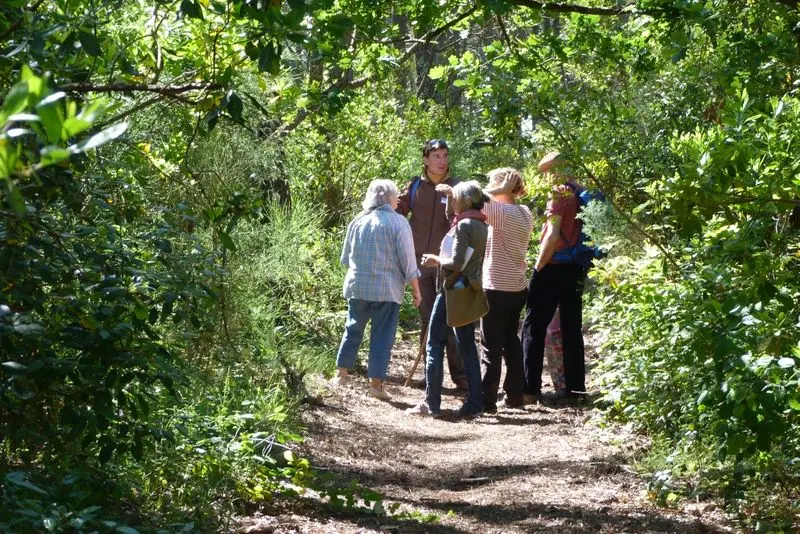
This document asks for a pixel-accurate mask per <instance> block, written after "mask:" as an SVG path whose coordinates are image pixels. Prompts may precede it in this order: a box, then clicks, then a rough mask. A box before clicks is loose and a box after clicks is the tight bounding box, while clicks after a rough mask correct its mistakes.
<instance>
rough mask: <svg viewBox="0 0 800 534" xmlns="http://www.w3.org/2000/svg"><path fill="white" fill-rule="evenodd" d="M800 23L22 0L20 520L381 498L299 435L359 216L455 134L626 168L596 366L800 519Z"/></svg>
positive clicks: (646, 7)
mask: <svg viewBox="0 0 800 534" xmlns="http://www.w3.org/2000/svg"><path fill="white" fill-rule="evenodd" d="M798 23H800V14H799V13H798V8H797V5H796V4H795V3H794V2H791V1H789V2H778V1H772V0H753V1H748V2H738V1H723V0H716V1H714V0H710V1H707V2H682V1H677V0H676V1H672V0H665V1H660V0H659V1H650V0H642V1H639V2H637V3H632V4H630V5H625V6H622V5H616V4H615V5H603V4H598V3H597V2H591V3H586V4H582V5H574V4H547V5H542V4H540V3H538V2H535V1H532V0H510V1H503V0H486V1H480V2H469V3H463V4H462V3H458V2H448V3H444V4H442V3H439V4H436V3H430V2H427V3H421V2H372V1H370V2H364V1H358V0H289V1H288V2H280V1H271V0H270V1H267V0H228V1H215V0H211V1H207V0H181V1H177V0H175V1H167V2H162V1H139V2H130V1H125V0H117V1H113V2H96V1H93V0H56V1H54V2H42V1H41V0H37V1H24V0H11V1H7V2H4V3H3V5H2V6H0V94H2V98H3V100H2V107H0V128H2V130H0V190H1V192H0V201H1V202H0V241H2V246H3V251H2V255H0V273H2V274H0V349H1V350H2V358H0V363H2V367H0V447H2V451H3V454H2V457H1V458H2V460H0V477H2V481H0V484H1V485H0V529H8V530H16V531H25V530H40V529H42V528H48V529H51V530H58V529H64V528H73V529H78V530H81V529H87V530H94V529H101V530H102V529H105V530H114V529H122V528H123V527H122V526H121V525H124V524H132V525H138V526H140V527H146V526H148V525H160V526H166V525H169V524H173V526H172V527H170V528H172V529H180V528H192V527H205V528H214V527H212V526H211V525H213V524H214V522H218V521H224V520H225V518H227V517H229V516H230V513H231V512H232V511H235V510H237V509H238V507H239V506H240V505H241V504H242V503H243V502H248V501H261V500H263V499H266V498H272V497H280V496H287V495H290V494H291V493H292V492H294V491H295V489H293V488H296V487H297V486H298V485H299V486H303V485H315V486H316V487H318V488H319V489H321V491H325V492H328V494H329V495H331V496H332V497H333V498H334V500H335V501H336V502H340V501H341V502H345V503H346V502H353V499H352V495H353V492H355V491H360V490H357V489H354V488H349V489H339V488H335V487H332V486H330V485H328V484H326V482H325V481H321V480H319V479H315V478H314V477H313V476H311V474H310V472H309V471H308V465H307V463H306V462H304V461H302V460H299V459H297V458H296V457H294V456H293V455H292V454H286V455H284V454H283V452H284V447H285V446H286V445H287V443H290V442H291V440H293V439H296V438H297V436H296V433H297V428H296V424H295V422H294V418H293V414H294V412H295V408H296V406H297V404H298V403H299V402H301V401H302V400H303V398H304V397H305V396H306V395H307V391H306V389H307V388H313V387H314V386H313V379H312V378H311V377H312V376H314V375H318V373H319V372H321V371H324V370H326V369H330V368H331V367H332V353H333V350H334V348H335V346H336V341H337V337H338V334H339V328H341V310H342V308H343V303H342V302H341V299H340V297H339V286H340V280H341V274H342V273H341V270H340V268H339V267H338V265H337V255H338V247H339V240H340V238H341V227H342V224H343V223H344V222H345V221H346V220H347V218H348V217H349V216H350V215H351V214H352V213H353V212H354V211H355V210H356V209H357V205H358V202H357V201H358V199H359V197H360V196H361V194H362V193H363V189H364V186H365V184H366V183H367V182H368V181H369V180H370V179H371V178H374V177H378V176H381V177H390V178H393V179H395V180H396V181H397V182H398V184H400V185H402V184H403V183H404V182H405V181H406V180H407V179H408V178H409V177H410V176H412V175H413V174H415V173H417V172H418V170H419V164H420V161H419V147H420V143H421V141H422V140H424V139H427V138H434V137H445V138H447V139H448V140H449V141H450V143H451V147H452V149H451V161H452V164H453V170H454V171H455V173H456V174H458V175H460V176H467V177H471V176H473V175H480V174H481V173H484V172H485V171H487V170H488V169H490V168H491V167H493V166H497V165H516V166H520V167H522V168H526V171H527V173H526V174H527V176H528V178H529V179H530V180H531V184H530V185H531V186H532V187H531V190H533V191H541V189H539V188H537V184H535V183H534V182H535V177H534V175H533V173H532V167H533V166H532V165H530V162H532V161H534V160H535V159H536V158H537V157H538V156H540V155H541V154H542V153H544V152H545V151H548V150H551V149H559V150H561V151H563V152H565V153H566V154H568V155H569V157H570V158H571V159H572V162H573V166H574V168H575V169H576V174H578V175H579V176H580V177H581V178H582V179H583V180H584V181H585V182H587V183H588V184H589V185H591V186H594V187H598V188H601V189H603V190H604V191H605V192H606V194H607V196H608V197H609V198H610V199H611V201H612V204H613V209H612V210H605V209H600V208H597V209H593V210H589V211H590V213H587V215H586V218H587V224H588V225H589V226H591V228H592V232H593V235H594V236H595V237H596V238H597V239H598V240H600V241H601V242H602V244H605V245H606V246H607V247H609V248H610V251H611V256H610V258H609V259H608V260H605V261H604V262H603V263H602V264H600V265H599V266H598V267H597V269H595V270H594V271H593V274H592V277H593V278H594V280H595V284H594V287H595V288H596V290H595V291H596V294H595V295H594V296H593V297H592V303H593V304H592V310H591V315H592V320H593V322H594V328H595V330H596V331H597V333H598V334H599V335H600V336H601V337H602V338H603V339H604V340H605V344H604V346H603V348H602V351H601V352H602V355H603V362H602V366H601V369H600V371H601V372H600V373H598V372H595V374H596V375H600V376H599V378H598V382H597V383H598V384H599V385H600V387H602V388H603V391H604V395H605V397H604V403H603V405H604V406H606V407H607V408H608V414H609V416H614V417H619V418H621V419H623V420H625V421H630V422H632V423H633V424H635V425H636V426H637V427H639V428H641V429H642V430H644V431H647V432H648V433H650V434H651V435H653V436H654V441H653V448H652V451H651V455H650V456H651V457H650V458H649V459H648V460H647V462H646V464H647V465H649V466H652V469H653V471H654V472H653V473H652V474H651V475H652V476H651V478H652V483H651V487H652V495H653V497H654V498H656V499H659V500H661V501H662V502H664V503H665V504H671V503H674V502H675V501H676V500H678V499H681V498H686V497H687V496H696V495H708V494H713V495H715V496H719V497H721V498H723V499H724V500H725V502H726V503H728V505H729V506H730V509H731V510H732V511H733V512H734V513H737V514H740V515H741V517H742V518H744V519H745V520H747V521H752V524H753V525H757V526H758V528H760V529H763V530H770V529H771V530H776V531H777V530H791V529H792V525H793V521H794V522H795V523H794V526H795V527H796V526H797V525H796V521H797V516H798V510H799V508H800V495H798V488H800V467H799V466H800V459H798V457H797V452H796V451H797V450H798V447H799V446H800V433H799V431H798V426H797V417H798V413H800V393H799V392H798V376H799V375H798V363H799V362H800V333H799V332H800V306H799V305H798V302H799V301H800V282H799V281H798V280H800V277H798V273H800V178H799V177H798V176H800V156H798V152H797V149H796V147H797V146H798V142H800V139H798V136H800V133H798V132H800V128H798V126H799V124H798V122H799V121H798V117H800V98H798V96H797V94H796V89H797V76H798V63H799V62H800V51H799V50H800V48H799V47H800V37H798V34H797V30H796V28H797V27H798ZM542 201H543V198H542V196H541V195H540V193H538V192H537V193H535V194H534V195H533V196H532V198H531V202H533V203H542ZM289 480H291V481H292V483H293V485H287V483H286V482H287V481H289ZM123 481H124V482H123ZM348 492H349V493H348ZM348 496H349V497H350V498H349V500H348V498H347V497H348ZM364 496H366V498H367V499H366V500H367V501H368V502H369V501H370V500H372V501H374V500H375V499H376V498H377V497H375V496H374V495H370V494H369V493H368V492H366V493H363V494H362V497H364ZM178 523H180V525H179V526H176V524H178Z"/></svg>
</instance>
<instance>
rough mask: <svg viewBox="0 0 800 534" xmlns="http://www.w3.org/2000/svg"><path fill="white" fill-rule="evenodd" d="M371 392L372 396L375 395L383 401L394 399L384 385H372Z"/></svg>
mask: <svg viewBox="0 0 800 534" xmlns="http://www.w3.org/2000/svg"><path fill="white" fill-rule="evenodd" d="M369 394H370V396H371V397H375V398H376V399H378V400H382V401H388V400H392V396H391V395H389V394H388V393H387V392H386V390H385V389H383V386H381V387H380V388H376V387H372V386H370V387H369Z"/></svg>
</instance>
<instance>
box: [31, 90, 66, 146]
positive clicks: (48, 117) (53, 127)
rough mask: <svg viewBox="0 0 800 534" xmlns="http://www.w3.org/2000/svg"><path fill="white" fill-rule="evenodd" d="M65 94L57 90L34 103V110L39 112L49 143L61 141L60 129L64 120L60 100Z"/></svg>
mask: <svg viewBox="0 0 800 534" xmlns="http://www.w3.org/2000/svg"><path fill="white" fill-rule="evenodd" d="M66 96H67V95H66V94H64V93H63V92H61V91H59V92H57V93H53V94H52V95H50V96H48V97H46V98H44V99H43V100H42V101H41V102H39V103H38V104H36V111H37V112H38V113H39V118H40V119H41V121H42V126H44V129H45V131H46V132H47V140H48V141H49V142H50V143H57V142H59V141H61V129H62V123H63V122H64V112H63V108H62V106H61V100H63V99H64V98H65V97H66Z"/></svg>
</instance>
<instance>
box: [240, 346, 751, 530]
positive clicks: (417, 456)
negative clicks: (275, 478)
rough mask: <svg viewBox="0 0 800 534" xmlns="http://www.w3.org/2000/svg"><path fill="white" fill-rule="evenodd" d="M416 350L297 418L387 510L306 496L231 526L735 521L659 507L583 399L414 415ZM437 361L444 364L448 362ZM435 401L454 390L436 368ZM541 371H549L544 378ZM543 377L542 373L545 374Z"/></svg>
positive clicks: (623, 439)
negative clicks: (383, 387)
mask: <svg viewBox="0 0 800 534" xmlns="http://www.w3.org/2000/svg"><path fill="white" fill-rule="evenodd" d="M415 355H416V347H415V346H414V344H413V342H412V341H409V340H406V341H403V342H399V343H398V345H397V346H396V347H395V351H394V353H393V357H392V363H391V366H390V376H389V379H388V386H387V390H388V391H389V392H390V393H391V394H392V396H393V398H392V400H391V401H389V402H381V401H378V400H375V399H372V398H370V397H368V396H367V395H366V391H367V380H366V378H364V376H363V375H361V376H355V377H353V378H354V380H352V382H351V384H350V385H348V386H345V387H342V388H338V389H335V390H329V389H324V390H323V397H322V401H323V402H322V403H321V404H320V405H318V406H314V407H309V409H308V410H307V411H306V412H305V414H304V418H305V423H306V425H307V432H306V435H307V439H306V441H305V443H304V444H303V446H302V447H301V451H300V452H301V454H303V455H305V456H306V457H308V458H309V459H310V460H311V462H312V465H314V466H315V467H316V468H319V469H320V470H321V471H323V472H328V473H331V474H333V476H335V477H336V478H337V479H338V480H340V481H341V484H342V485H347V484H348V483H349V481H350V480H352V479H355V480H357V481H358V483H359V484H361V485H362V486H366V487H368V488H370V489H372V490H375V491H377V492H379V493H381V494H382V495H383V497H384V505H385V506H386V507H389V506H390V505H391V504H392V503H399V505H400V506H399V508H398V509H397V512H401V513H395V514H393V515H376V514H370V513H366V512H365V511H364V510H363V509H362V510H361V511H359V510H352V509H351V510H344V511H334V510H333V509H332V508H331V507H330V506H329V505H327V504H325V503H324V502H323V501H322V500H320V499H318V498H314V497H311V496H309V497H308V498H306V499H303V500H301V501H300V502H299V503H297V504H295V505H292V506H291V507H289V510H283V511H280V512H279V511H276V510H274V509H273V510H272V511H270V512H267V511H266V510H264V511H262V512H261V513H259V514H256V515H254V516H251V517H247V518H243V519H242V520H240V521H239V522H238V524H237V529H238V531H240V532H276V533H278V532H280V533H289V532H303V533H306V532H309V533H315V532H328V533H339V532H341V533H367V532H444V533H449V532H453V533H455V532H487V533H501V532H502V533H507V532H549V533H584V532H585V533H593V534H594V533H597V534H600V533H612V532H613V533H617V532H631V533H634V532H635V533H667V532H670V533H671V532H681V533H684V532H686V533H706V532H709V533H711V532H713V533H721V532H734V531H735V529H734V528H733V527H732V526H731V523H730V522H729V521H727V520H726V518H725V516H724V515H723V514H722V513H721V512H719V511H718V509H717V508H715V507H714V506H713V505H712V504H708V503H691V504H682V505H680V506H678V507H677V508H676V509H664V508H658V507H657V506H655V505H654V504H652V503H651V502H650V501H648V500H647V494H646V490H645V486H646V480H645V479H644V478H642V477H640V476H638V475H636V474H635V473H634V472H633V470H632V469H631V467H630V466H629V464H630V463H631V461H632V460H631V458H632V456H633V455H634V454H635V453H636V452H637V451H640V450H641V445H642V439H641V438H640V437H636V436H635V435H633V434H631V433H629V432H627V431H625V429H622V428H618V427H613V426H612V427H609V426H607V424H606V423H603V422H602V420H601V419H600V418H599V417H598V415H597V413H596V411H595V410H594V409H593V408H592V407H591V405H585V406H574V405H573V406H569V405H567V404H565V403H560V404H558V403H545V404H538V405H532V406H527V407H525V409H503V408H501V409H500V410H499V411H498V413H496V414H487V415H483V416H481V417H479V418H476V419H472V420H467V421H463V420H461V421H460V420H458V419H457V418H455V416H454V415H453V416H452V417H444V418H442V419H433V418H430V417H419V416H411V415H407V414H405V413H404V409H405V408H408V407H411V406H413V405H414V404H416V403H417V402H419V401H420V400H422V398H423V396H424V392H423V389H422V365H423V364H421V365H420V367H419V368H418V369H417V372H416V374H415V381H414V384H413V386H412V387H410V388H406V387H403V385H402V384H403V382H404V380H405V376H406V374H407V373H408V370H409V369H410V368H411V364H412V362H413V360H414V356H415ZM445 367H446V365H445ZM445 375H446V376H445V392H444V396H443V398H442V408H443V410H444V411H445V412H448V411H451V412H454V411H455V410H456V409H457V408H458V407H459V406H460V405H461V402H462V401H461V395H460V394H459V392H457V391H456V390H455V389H447V388H448V387H452V384H451V383H450V382H449V379H448V377H447V371H445ZM545 376H546V375H545ZM547 381H549V380H547Z"/></svg>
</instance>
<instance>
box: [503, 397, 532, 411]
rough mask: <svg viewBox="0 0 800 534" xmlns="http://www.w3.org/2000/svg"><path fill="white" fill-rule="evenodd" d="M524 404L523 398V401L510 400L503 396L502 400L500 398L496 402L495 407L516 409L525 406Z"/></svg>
mask: <svg viewBox="0 0 800 534" xmlns="http://www.w3.org/2000/svg"><path fill="white" fill-rule="evenodd" d="M525 404H526V403H525V401H524V400H523V401H519V402H511V401H510V400H509V399H508V398H505V399H503V400H501V401H500V402H498V403H497V407H498V408H512V409H517V410H518V409H520V408H523V407H524V406H525ZM528 404H531V403H528Z"/></svg>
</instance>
